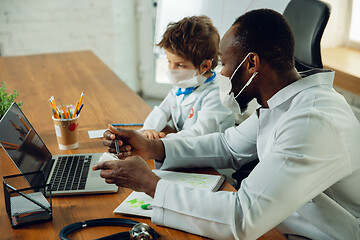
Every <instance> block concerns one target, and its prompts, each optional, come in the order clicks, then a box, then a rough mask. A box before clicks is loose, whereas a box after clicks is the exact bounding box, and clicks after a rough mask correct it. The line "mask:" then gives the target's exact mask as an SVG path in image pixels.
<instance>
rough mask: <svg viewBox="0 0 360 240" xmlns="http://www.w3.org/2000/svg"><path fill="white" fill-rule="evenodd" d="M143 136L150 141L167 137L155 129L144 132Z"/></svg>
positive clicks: (142, 132)
mask: <svg viewBox="0 0 360 240" xmlns="http://www.w3.org/2000/svg"><path fill="white" fill-rule="evenodd" d="M141 134H142V135H144V136H145V137H147V138H149V139H159V138H163V137H165V133H164V132H158V131H156V130H153V129H148V130H142V131H141Z"/></svg>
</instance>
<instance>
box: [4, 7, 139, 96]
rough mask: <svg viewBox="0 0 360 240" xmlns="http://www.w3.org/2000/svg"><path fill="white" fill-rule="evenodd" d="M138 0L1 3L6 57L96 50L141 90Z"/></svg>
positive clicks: (124, 77) (129, 82) (132, 86)
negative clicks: (138, 48) (137, 39)
mask: <svg viewBox="0 0 360 240" xmlns="http://www.w3.org/2000/svg"><path fill="white" fill-rule="evenodd" d="M135 43H136V27H135V2H134V1H133V0H0V46H1V48H0V50H1V53H2V55H3V56H19V55H29V54H41V53H53V52H66V51H77V50H92V51H93V52H94V53H95V54H96V55H97V56H98V57H99V58H100V59H101V60H102V61H103V62H104V63H106V64H107V65H108V66H109V67H110V68H111V69H112V70H113V71H114V72H115V73H116V74H117V75H118V76H119V77H120V78H121V79H122V80H123V81H125V82H126V83H127V84H128V85H129V86H130V87H131V88H132V89H133V90H135V91H138V81H137V69H136V68H137V67H136V65H137V52H136V49H137V47H136V44H135Z"/></svg>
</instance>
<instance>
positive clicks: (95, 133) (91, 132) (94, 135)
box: [88, 129, 107, 138]
mask: <svg viewBox="0 0 360 240" xmlns="http://www.w3.org/2000/svg"><path fill="white" fill-rule="evenodd" d="M106 130H107V129H101V130H89V131H88V134H89V138H102V137H103V136H104V132H105V131H106Z"/></svg>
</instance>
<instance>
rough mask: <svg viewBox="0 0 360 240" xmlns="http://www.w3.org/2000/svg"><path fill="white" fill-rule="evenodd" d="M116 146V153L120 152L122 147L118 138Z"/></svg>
mask: <svg viewBox="0 0 360 240" xmlns="http://www.w3.org/2000/svg"><path fill="white" fill-rule="evenodd" d="M115 148H116V154H119V153H120V148H119V141H118V140H117V139H115Z"/></svg>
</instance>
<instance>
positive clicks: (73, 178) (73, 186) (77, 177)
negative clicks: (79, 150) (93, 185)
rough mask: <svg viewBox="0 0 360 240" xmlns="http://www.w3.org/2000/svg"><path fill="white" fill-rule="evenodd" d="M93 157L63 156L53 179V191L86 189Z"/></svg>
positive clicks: (58, 162)
mask: <svg viewBox="0 0 360 240" xmlns="http://www.w3.org/2000/svg"><path fill="white" fill-rule="evenodd" d="M90 162H91V155H77V156H71V155H70V156H61V157H59V158H58V161H57V162H56V166H55V168H54V172H53V174H52V177H51V180H50V182H51V191H68V190H83V189H85V185H86V180H87V175H88V172H89V168H90Z"/></svg>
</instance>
